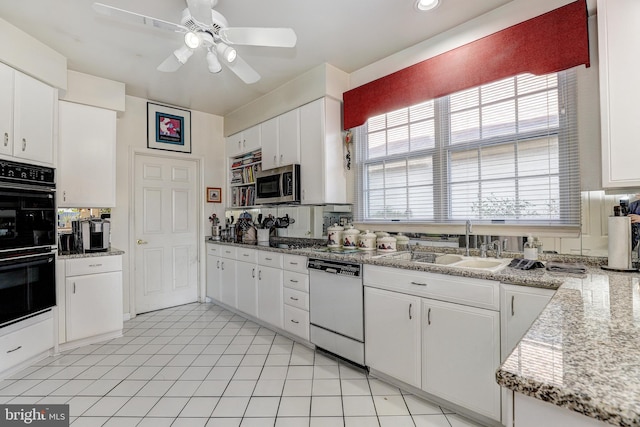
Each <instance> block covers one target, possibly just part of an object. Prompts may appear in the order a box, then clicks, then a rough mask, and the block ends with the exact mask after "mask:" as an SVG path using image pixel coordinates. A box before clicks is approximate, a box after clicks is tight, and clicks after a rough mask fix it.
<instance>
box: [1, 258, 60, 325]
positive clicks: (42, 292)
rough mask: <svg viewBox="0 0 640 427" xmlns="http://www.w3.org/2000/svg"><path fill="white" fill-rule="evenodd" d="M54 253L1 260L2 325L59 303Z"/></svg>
mask: <svg viewBox="0 0 640 427" xmlns="http://www.w3.org/2000/svg"><path fill="white" fill-rule="evenodd" d="M55 277H56V275H55V255H54V254H51V253H47V254H43V255H27V256H22V257H17V258H9V259H6V258H5V259H3V260H0V327H1V326H6V325H7V324H9V323H12V322H14V321H16V320H20V319H22V318H24V317H28V316H30V315H33V314H35V313H38V312H40V311H42V310H45V309H47V308H51V307H53V306H54V305H56V282H55Z"/></svg>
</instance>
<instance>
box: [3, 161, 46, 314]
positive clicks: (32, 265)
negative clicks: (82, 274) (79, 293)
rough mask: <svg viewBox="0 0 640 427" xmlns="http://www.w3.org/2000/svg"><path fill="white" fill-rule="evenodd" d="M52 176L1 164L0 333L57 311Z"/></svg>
mask: <svg viewBox="0 0 640 427" xmlns="http://www.w3.org/2000/svg"><path fill="white" fill-rule="evenodd" d="M55 194H56V193H55V171H54V169H52V168H47V167H42V166H34V165H28V164H23V163H17V162H11V161H5V160H0V327H4V326H8V325H10V324H13V323H16V322H19V321H21V320H24V319H26V318H29V317H32V316H35V315H37V314H40V313H42V312H44V311H47V310H50V309H51V307H53V306H55V305H56V286H55V250H56V247H55V244H56V218H57V215H56V202H55Z"/></svg>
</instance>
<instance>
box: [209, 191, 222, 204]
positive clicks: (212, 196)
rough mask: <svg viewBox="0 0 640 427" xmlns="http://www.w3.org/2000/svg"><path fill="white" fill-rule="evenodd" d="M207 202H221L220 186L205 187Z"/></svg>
mask: <svg viewBox="0 0 640 427" xmlns="http://www.w3.org/2000/svg"><path fill="white" fill-rule="evenodd" d="M207 203H222V188H220V187H207Z"/></svg>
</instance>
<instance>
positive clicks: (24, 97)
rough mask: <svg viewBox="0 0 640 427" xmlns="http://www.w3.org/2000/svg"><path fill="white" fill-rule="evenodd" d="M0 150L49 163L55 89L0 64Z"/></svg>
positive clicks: (51, 153) (18, 158)
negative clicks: (0, 140) (0, 139)
mask: <svg viewBox="0 0 640 427" xmlns="http://www.w3.org/2000/svg"><path fill="white" fill-rule="evenodd" d="M0 80H1V83H0V95H1V97H2V99H1V100H0V113H1V114H2V118H0V128H1V129H0V133H1V137H2V142H1V143H0V154H5V155H8V156H12V157H16V158H17V160H20V161H24V160H28V161H29V160H30V161H35V162H38V163H44V164H48V165H52V164H53V120H54V110H55V101H56V90H55V89H54V88H52V87H51V86H47V85H46V84H44V83H42V82H40V81H38V80H36V79H34V78H32V77H29V76H27V75H25V74H22V73H20V72H18V71H15V70H13V69H12V68H10V67H7V66H5V65H2V64H0Z"/></svg>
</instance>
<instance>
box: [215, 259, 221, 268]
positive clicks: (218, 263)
mask: <svg viewBox="0 0 640 427" xmlns="http://www.w3.org/2000/svg"><path fill="white" fill-rule="evenodd" d="M216 268H217V269H220V260H218V262H217V265H216Z"/></svg>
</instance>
